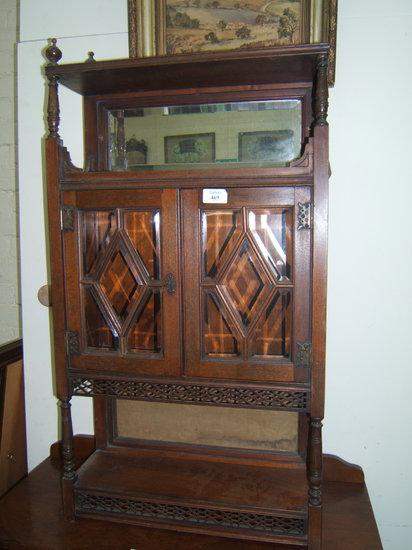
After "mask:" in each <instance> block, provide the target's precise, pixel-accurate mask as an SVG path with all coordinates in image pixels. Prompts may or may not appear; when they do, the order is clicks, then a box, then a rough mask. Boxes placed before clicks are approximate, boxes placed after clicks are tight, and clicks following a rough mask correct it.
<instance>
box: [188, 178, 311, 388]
mask: <svg viewBox="0 0 412 550" xmlns="http://www.w3.org/2000/svg"><path fill="white" fill-rule="evenodd" d="M222 191H223V193H221V196H223V200H222V203H220V204H215V203H213V201H214V200H216V197H217V195H216V196H215V197H214V193H213V192H212V191H211V190H206V191H205V194H203V193H202V191H198V190H186V191H183V192H182V220H183V235H184V246H183V256H184V258H183V266H184V267H183V273H184V281H183V285H184V289H185V300H184V327H185V342H186V345H185V371H186V373H187V375H188V376H195V377H207V378H226V379H238V380H267V381H269V380H270V381H279V382H292V381H293V382H306V381H308V379H309V372H308V364H305V360H302V357H303V356H304V354H303V353H302V351H305V350H307V345H308V340H309V338H310V264H311V260H310V258H311V236H310V235H311V233H310V229H309V228H308V226H309V224H305V223H304V221H303V222H302V209H306V210H305V213H306V214H308V212H309V210H310V206H308V205H309V201H310V189H309V188H304V187H296V188H293V187H282V188H259V189H246V188H245V189H227V190H222ZM226 193H227V195H226ZM203 200H205V201H206V202H203ZM217 200H221V198H219V197H218V198H217ZM299 209H300V210H301V212H300V213H299Z"/></svg>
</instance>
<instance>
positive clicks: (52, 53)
mask: <svg viewBox="0 0 412 550" xmlns="http://www.w3.org/2000/svg"><path fill="white" fill-rule="evenodd" d="M45 53H46V57H47V60H48V62H49V63H48V65H57V63H58V61H59V60H60V59H61V57H62V52H61V51H60V49H59V48H58V47H57V46H56V39H55V38H52V39H51V45H50V46H49V47H48V48H47V49H46V52H45ZM48 80H49V97H48V102H47V124H48V129H49V137H53V138H59V124H60V106H59V95H58V81H59V77H58V76H51V77H49V79H48Z"/></svg>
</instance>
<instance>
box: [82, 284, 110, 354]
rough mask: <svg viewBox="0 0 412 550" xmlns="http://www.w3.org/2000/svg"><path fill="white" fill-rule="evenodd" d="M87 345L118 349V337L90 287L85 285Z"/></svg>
mask: <svg viewBox="0 0 412 550" xmlns="http://www.w3.org/2000/svg"><path fill="white" fill-rule="evenodd" d="M83 299H84V315H85V321H86V327H85V332H86V345H87V346H88V347H92V348H107V349H113V350H114V349H117V345H118V339H117V335H116V334H114V333H113V332H112V331H111V330H110V328H109V326H108V324H107V323H106V321H105V319H104V317H103V315H102V313H101V311H100V309H99V308H98V306H97V304H96V301H95V299H94V297H93V295H92V293H91V291H90V289H89V288H88V287H84V293H83Z"/></svg>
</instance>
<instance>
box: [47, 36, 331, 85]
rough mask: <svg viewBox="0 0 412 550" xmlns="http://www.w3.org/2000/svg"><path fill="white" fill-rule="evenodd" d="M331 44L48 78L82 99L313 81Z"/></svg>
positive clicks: (119, 64) (147, 62)
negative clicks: (145, 92)
mask: <svg viewBox="0 0 412 550" xmlns="http://www.w3.org/2000/svg"><path fill="white" fill-rule="evenodd" d="M328 49H329V46H328V45H327V44H305V45H300V46H285V47H280V48H266V49H260V50H236V51H229V52H213V53H203V54H197V55H192V54H190V55H188V54H185V55H175V56H158V57H147V58H142V59H118V60H111V61H98V62H92V63H87V62H86V63H74V64H66V65H64V64H63V65H48V66H47V67H46V75H47V77H49V78H50V77H52V76H58V77H59V83H60V84H63V85H64V86H66V87H67V88H69V89H70V90H73V91H75V92H77V93H79V94H81V95H84V96H87V95H108V94H116V93H129V92H136V91H143V90H144V91H145V90H147V91H150V90H163V91H165V90H173V89H178V88H187V87H191V88H197V87H213V86H236V85H239V86H241V85H248V86H253V85H256V84H285V83H298V82H312V81H313V79H314V75H315V73H316V67H317V64H318V60H319V56H320V55H322V54H326V53H327V52H328Z"/></svg>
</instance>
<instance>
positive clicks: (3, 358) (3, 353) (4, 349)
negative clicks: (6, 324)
mask: <svg viewBox="0 0 412 550" xmlns="http://www.w3.org/2000/svg"><path fill="white" fill-rule="evenodd" d="M20 359H23V340H22V338H18V339H17V340H13V341H11V342H7V344H3V345H1V346H0V368H2V367H6V366H7V365H10V363H14V362H15V361H19V360H20Z"/></svg>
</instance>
